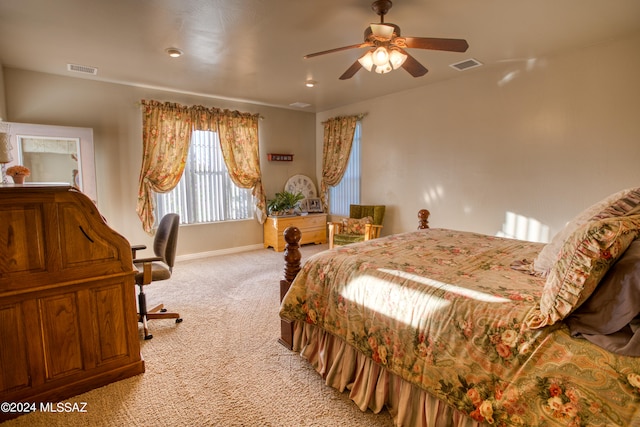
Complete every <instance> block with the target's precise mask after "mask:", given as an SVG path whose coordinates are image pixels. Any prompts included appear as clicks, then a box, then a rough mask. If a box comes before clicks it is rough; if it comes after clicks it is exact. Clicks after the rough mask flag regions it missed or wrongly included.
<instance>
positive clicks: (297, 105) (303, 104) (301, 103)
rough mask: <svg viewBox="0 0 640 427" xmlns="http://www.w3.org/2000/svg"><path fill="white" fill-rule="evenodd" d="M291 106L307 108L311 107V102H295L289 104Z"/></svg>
mask: <svg viewBox="0 0 640 427" xmlns="http://www.w3.org/2000/svg"><path fill="white" fill-rule="evenodd" d="M289 106H290V107H295V108H307V107H310V106H311V104H307V103H306V102H294V103H293V104H289Z"/></svg>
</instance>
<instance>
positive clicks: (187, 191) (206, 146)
mask: <svg viewBox="0 0 640 427" xmlns="http://www.w3.org/2000/svg"><path fill="white" fill-rule="evenodd" d="M251 192H252V190H251V189H250V188H239V187H238V186H236V185H235V184H234V183H233V181H231V177H229V173H228V171H227V166H226V165H225V163H224V158H223V157H222V150H221V148H220V142H219V140H218V134H217V133H216V132H210V131H194V132H193V134H192V135H191V144H190V146H189V155H188V156H187V164H186V165H185V168H184V173H183V175H182V178H181V179H180V183H178V185H177V186H176V187H175V188H174V189H173V190H171V191H170V192H168V193H164V194H157V195H156V220H158V219H159V218H162V217H163V216H164V215H165V214H167V213H170V212H171V213H177V214H179V215H180V222H181V223H182V224H202V223H209V222H218V221H230V220H237V219H249V218H253V214H254V202H253V196H252V194H251Z"/></svg>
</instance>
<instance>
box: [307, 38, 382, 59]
mask: <svg viewBox="0 0 640 427" xmlns="http://www.w3.org/2000/svg"><path fill="white" fill-rule="evenodd" d="M371 46H373V43H369V42H365V43H359V44H352V45H351V46H343V47H336V48H335V49H329V50H323V51H322V52H316V53H310V54H308V55H305V56H304V59H309V58H313V57H315V56H320V55H326V54H327V53H334V52H341V51H343V50H349V49H359V48H361V47H371Z"/></svg>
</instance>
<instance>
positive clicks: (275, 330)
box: [2, 245, 393, 427]
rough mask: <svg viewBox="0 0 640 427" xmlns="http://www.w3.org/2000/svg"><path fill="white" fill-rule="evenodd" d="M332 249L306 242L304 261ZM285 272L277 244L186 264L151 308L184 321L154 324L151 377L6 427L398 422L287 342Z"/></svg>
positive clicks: (149, 345) (157, 291)
mask: <svg viewBox="0 0 640 427" xmlns="http://www.w3.org/2000/svg"><path fill="white" fill-rule="evenodd" d="M324 249H327V246H326V245H318V246H314V245H307V246H303V247H302V248H301V252H302V255H303V260H304V259H306V258H307V257H309V256H310V255H312V254H314V253H317V252H319V251H321V250H324ZM141 256H142V255H141ZM283 271H284V258H283V254H282V253H277V252H274V251H273V250H272V249H263V250H255V251H248V252H243V253H240V254H233V255H221V256H216V257H209V258H203V259H196V260H190V261H183V262H179V263H177V264H176V266H175V268H174V274H173V277H172V278H171V279H170V280H167V281H164V282H156V283H153V284H152V285H150V286H148V287H147V292H146V293H147V299H148V302H149V306H154V305H155V304H157V303H160V302H163V303H164V304H165V306H167V308H168V309H169V310H170V311H174V310H175V311H178V312H179V313H180V315H181V316H182V317H183V319H184V322H183V323H181V324H175V323H174V322H173V321H172V320H152V321H150V322H149V326H150V330H151V333H152V334H153V339H151V340H149V341H144V340H142V339H141V346H142V355H143V358H144V360H145V366H146V372H145V373H144V374H142V375H138V376H136V377H133V378H129V379H126V380H123V381H119V382H117V383H113V384H109V385H107V386H105V387H102V388H99V389H96V390H92V391H90V392H87V393H84V394H81V395H79V396H75V397H72V398H70V399H67V400H66V402H71V403H81V402H86V411H87V412H86V413H33V414H28V415H24V416H21V417H19V418H17V419H14V420H10V421H7V422H5V423H3V424H2V425H3V427H18V426H29V427H32V426H43V427H45V426H46V427H50V426H65V427H67V426H72V427H73V426H82V427H87V426H108V427H115V426H118V427H119V426H162V425H174V426H373V427H376V426H380V427H382V426H392V425H393V422H392V419H391V417H390V415H389V414H388V413H387V412H385V413H382V414H378V415H376V414H373V413H371V412H370V411H368V412H364V413H363V412H361V411H360V410H359V409H358V408H357V407H356V405H355V404H354V403H353V402H352V401H351V400H349V398H348V394H347V393H340V392H338V391H336V390H334V389H332V388H330V387H328V386H326V385H325V384H324V381H323V380H322V378H321V377H320V375H319V374H318V373H316V372H315V371H314V370H313V368H312V367H311V366H310V365H309V363H308V362H307V361H306V360H305V359H303V358H301V357H300V356H299V355H297V354H295V353H293V352H291V351H289V350H287V349H286V348H285V347H283V346H282V345H280V344H279V343H278V342H277V338H278V337H279V335H280V320H279V317H278V310H279V282H280V279H281V278H282V277H283ZM140 337H141V338H142V332H141V331H140Z"/></svg>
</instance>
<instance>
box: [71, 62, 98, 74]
mask: <svg viewBox="0 0 640 427" xmlns="http://www.w3.org/2000/svg"><path fill="white" fill-rule="evenodd" d="M67 70H69V71H75V72H76V73H84V74H91V75H94V76H95V75H97V74H98V69H97V68H96V67H89V66H86V65H76V64H67Z"/></svg>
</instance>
